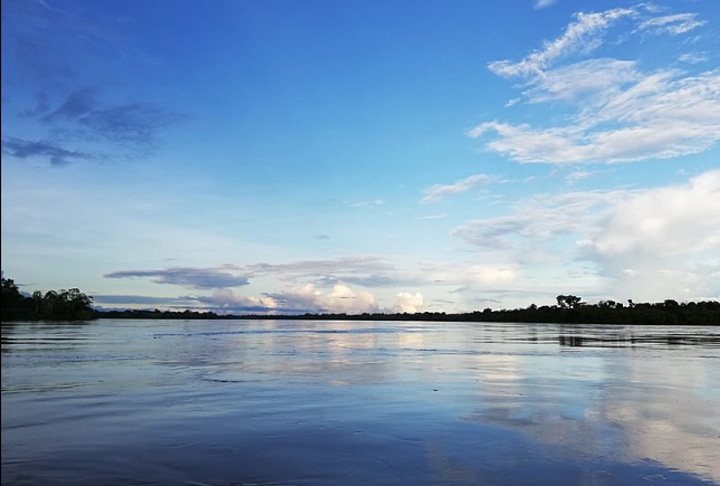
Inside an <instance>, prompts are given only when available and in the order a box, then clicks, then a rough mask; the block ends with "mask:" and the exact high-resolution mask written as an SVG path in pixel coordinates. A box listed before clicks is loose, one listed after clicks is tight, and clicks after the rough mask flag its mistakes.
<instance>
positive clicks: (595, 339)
mask: <svg viewBox="0 0 720 486" xmlns="http://www.w3.org/2000/svg"><path fill="white" fill-rule="evenodd" d="M648 483H650V484H654V483H659V484H664V485H670V484H679V485H696V484H720V327H718V326H708V327H692V328H664V327H649V326H602V325H592V326H591V325H583V326H580V325H577V326H568V325H554V324H537V325H529V324H483V323H457V322H452V323H450V322H448V323H442V322H411V321H402V322H378V321H373V322H365V321H348V322H339V321H332V322H331V321H303V320H207V321H205V320H123V319H116V320H112V319H100V320H98V321H94V322H91V323H85V324H67V323H66V324H50V323H14V324H13V325H7V323H6V324H5V325H4V326H3V328H2V484H3V485H41V484H42V485H45V484H48V485H49V484H52V485H74V486H82V485H93V486H96V485H124V486H129V485H133V486H135V485H137V486H139V485H148V486H149V485H158V486H160V485H163V486H164V485H188V486H190V485H194V486H198V485H200V486H210V485H212V486H239V485H285V484H287V485H396V484H400V485H402V484H408V485H465V484H489V485H496V484H497V485H514V484H528V485H530V484H576V485H605V484H607V485H614V484H643V485H645V484H648Z"/></svg>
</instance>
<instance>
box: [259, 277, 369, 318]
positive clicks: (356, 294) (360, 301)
mask: <svg viewBox="0 0 720 486" xmlns="http://www.w3.org/2000/svg"><path fill="white" fill-rule="evenodd" d="M268 297H270V298H271V299H273V301H275V302H276V303H277V306H278V307H282V308H284V309H286V310H293V311H298V312H299V311H306V312H333V313H346V314H362V313H364V312H367V313H373V312H377V311H378V305H377V303H376V302H375V297H374V296H373V295H372V294H371V293H370V292H368V291H367V290H359V291H358V290H355V289H353V288H352V287H350V286H349V285H346V284H342V283H338V284H336V285H334V286H333V287H332V289H330V291H328V292H323V291H322V290H321V289H318V288H317V287H315V285H313V284H306V285H304V286H302V287H300V288H296V289H293V290H288V291H285V292H282V293H277V294H268Z"/></svg>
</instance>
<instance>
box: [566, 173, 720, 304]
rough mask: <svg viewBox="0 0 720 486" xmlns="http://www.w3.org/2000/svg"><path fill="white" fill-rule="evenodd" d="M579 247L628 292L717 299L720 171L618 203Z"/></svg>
mask: <svg viewBox="0 0 720 486" xmlns="http://www.w3.org/2000/svg"><path fill="white" fill-rule="evenodd" d="M580 246H581V249H582V250H584V251H585V252H586V253H585V254H586V257H587V258H589V259H592V260H595V261H597V262H598V263H599V264H600V265H601V268H602V271H603V272H604V273H605V274H606V275H607V276H609V277H611V278H613V279H614V280H615V282H616V286H617V289H618V292H621V293H624V294H626V295H636V296H638V297H640V298H647V299H663V298H678V296H684V297H686V298H693V297H694V298H698V297H702V296H704V297H709V298H718V297H720V274H719V273H718V271H717V268H718V266H720V257H718V255H720V171H717V170H716V171H710V172H706V173H704V174H702V175H700V176H698V177H695V178H693V179H691V180H690V181H689V182H688V183H687V184H683V185H676V186H669V187H662V188H657V189H651V190H647V191H642V192H638V193H635V194H632V195H630V196H629V197H627V198H624V199H622V200H618V201H616V202H615V203H614V204H613V205H612V207H611V211H610V213H609V214H608V215H607V216H606V217H605V218H604V219H603V220H602V221H601V222H600V224H599V227H598V229H597V230H596V231H595V232H594V234H592V235H591V237H590V238H588V239H587V240H586V241H583V242H582V243H581V245H580Z"/></svg>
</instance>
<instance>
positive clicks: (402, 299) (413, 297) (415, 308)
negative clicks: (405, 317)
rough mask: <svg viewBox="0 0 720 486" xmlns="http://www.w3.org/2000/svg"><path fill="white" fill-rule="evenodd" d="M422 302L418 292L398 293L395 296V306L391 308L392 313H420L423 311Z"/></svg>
mask: <svg viewBox="0 0 720 486" xmlns="http://www.w3.org/2000/svg"><path fill="white" fill-rule="evenodd" d="M423 305H424V300H423V296H422V294H421V293H420V292H415V293H414V294H412V293H410V292H400V293H399V294H397V295H396V296H395V305H394V306H393V312H407V313H409V314H414V313H415V312H420V311H422V309H423Z"/></svg>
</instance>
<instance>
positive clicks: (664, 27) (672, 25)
mask: <svg viewBox="0 0 720 486" xmlns="http://www.w3.org/2000/svg"><path fill="white" fill-rule="evenodd" d="M706 23H707V22H706V21H704V20H698V18H697V14H694V13H683V14H676V15H664V16H662V17H655V18H651V19H647V20H644V21H642V22H641V23H640V25H639V26H638V29H639V30H650V31H652V32H653V33H655V34H670V35H680V34H684V33H686V32H690V31H691V30H694V29H696V28H697V27H702V26H703V25H705V24H706Z"/></svg>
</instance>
